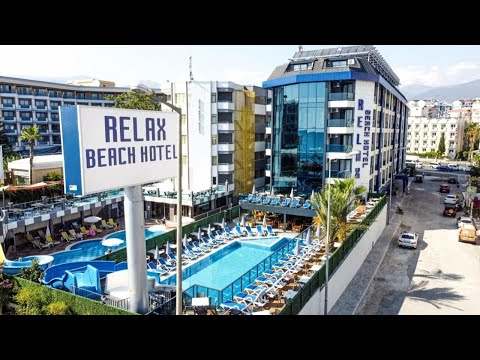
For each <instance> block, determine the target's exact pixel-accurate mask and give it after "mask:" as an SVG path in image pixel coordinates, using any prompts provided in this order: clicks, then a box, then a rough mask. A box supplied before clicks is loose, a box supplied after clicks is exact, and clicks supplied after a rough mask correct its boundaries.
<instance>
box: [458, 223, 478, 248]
mask: <svg viewBox="0 0 480 360" xmlns="http://www.w3.org/2000/svg"><path fill="white" fill-rule="evenodd" d="M458 241H466V242H470V243H474V244H476V243H477V229H475V226H473V225H466V224H465V225H464V226H462V227H461V228H459V229H458Z"/></svg>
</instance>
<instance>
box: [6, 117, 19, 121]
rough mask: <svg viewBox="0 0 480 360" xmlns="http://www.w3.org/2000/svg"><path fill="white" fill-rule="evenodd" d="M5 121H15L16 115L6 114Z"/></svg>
mask: <svg viewBox="0 0 480 360" xmlns="http://www.w3.org/2000/svg"><path fill="white" fill-rule="evenodd" d="M3 120H4V121H15V120H16V119H15V116H4V117H3Z"/></svg>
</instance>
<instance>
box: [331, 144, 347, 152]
mask: <svg viewBox="0 0 480 360" xmlns="http://www.w3.org/2000/svg"><path fill="white" fill-rule="evenodd" d="M352 149H353V146H352V145H339V144H327V152H351V151H352Z"/></svg>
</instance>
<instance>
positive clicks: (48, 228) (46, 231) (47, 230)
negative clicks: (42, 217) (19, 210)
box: [45, 225, 52, 236]
mask: <svg viewBox="0 0 480 360" xmlns="http://www.w3.org/2000/svg"><path fill="white" fill-rule="evenodd" d="M51 234H52V233H51V232H50V226H48V225H47V228H46V229H45V236H50V235H51Z"/></svg>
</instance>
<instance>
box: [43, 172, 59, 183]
mask: <svg viewBox="0 0 480 360" xmlns="http://www.w3.org/2000/svg"><path fill="white" fill-rule="evenodd" d="M45 178H46V180H47V181H59V180H62V179H63V176H62V174H60V173H59V172H56V171H50V172H49V173H48V174H47V175H46V176H45Z"/></svg>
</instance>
